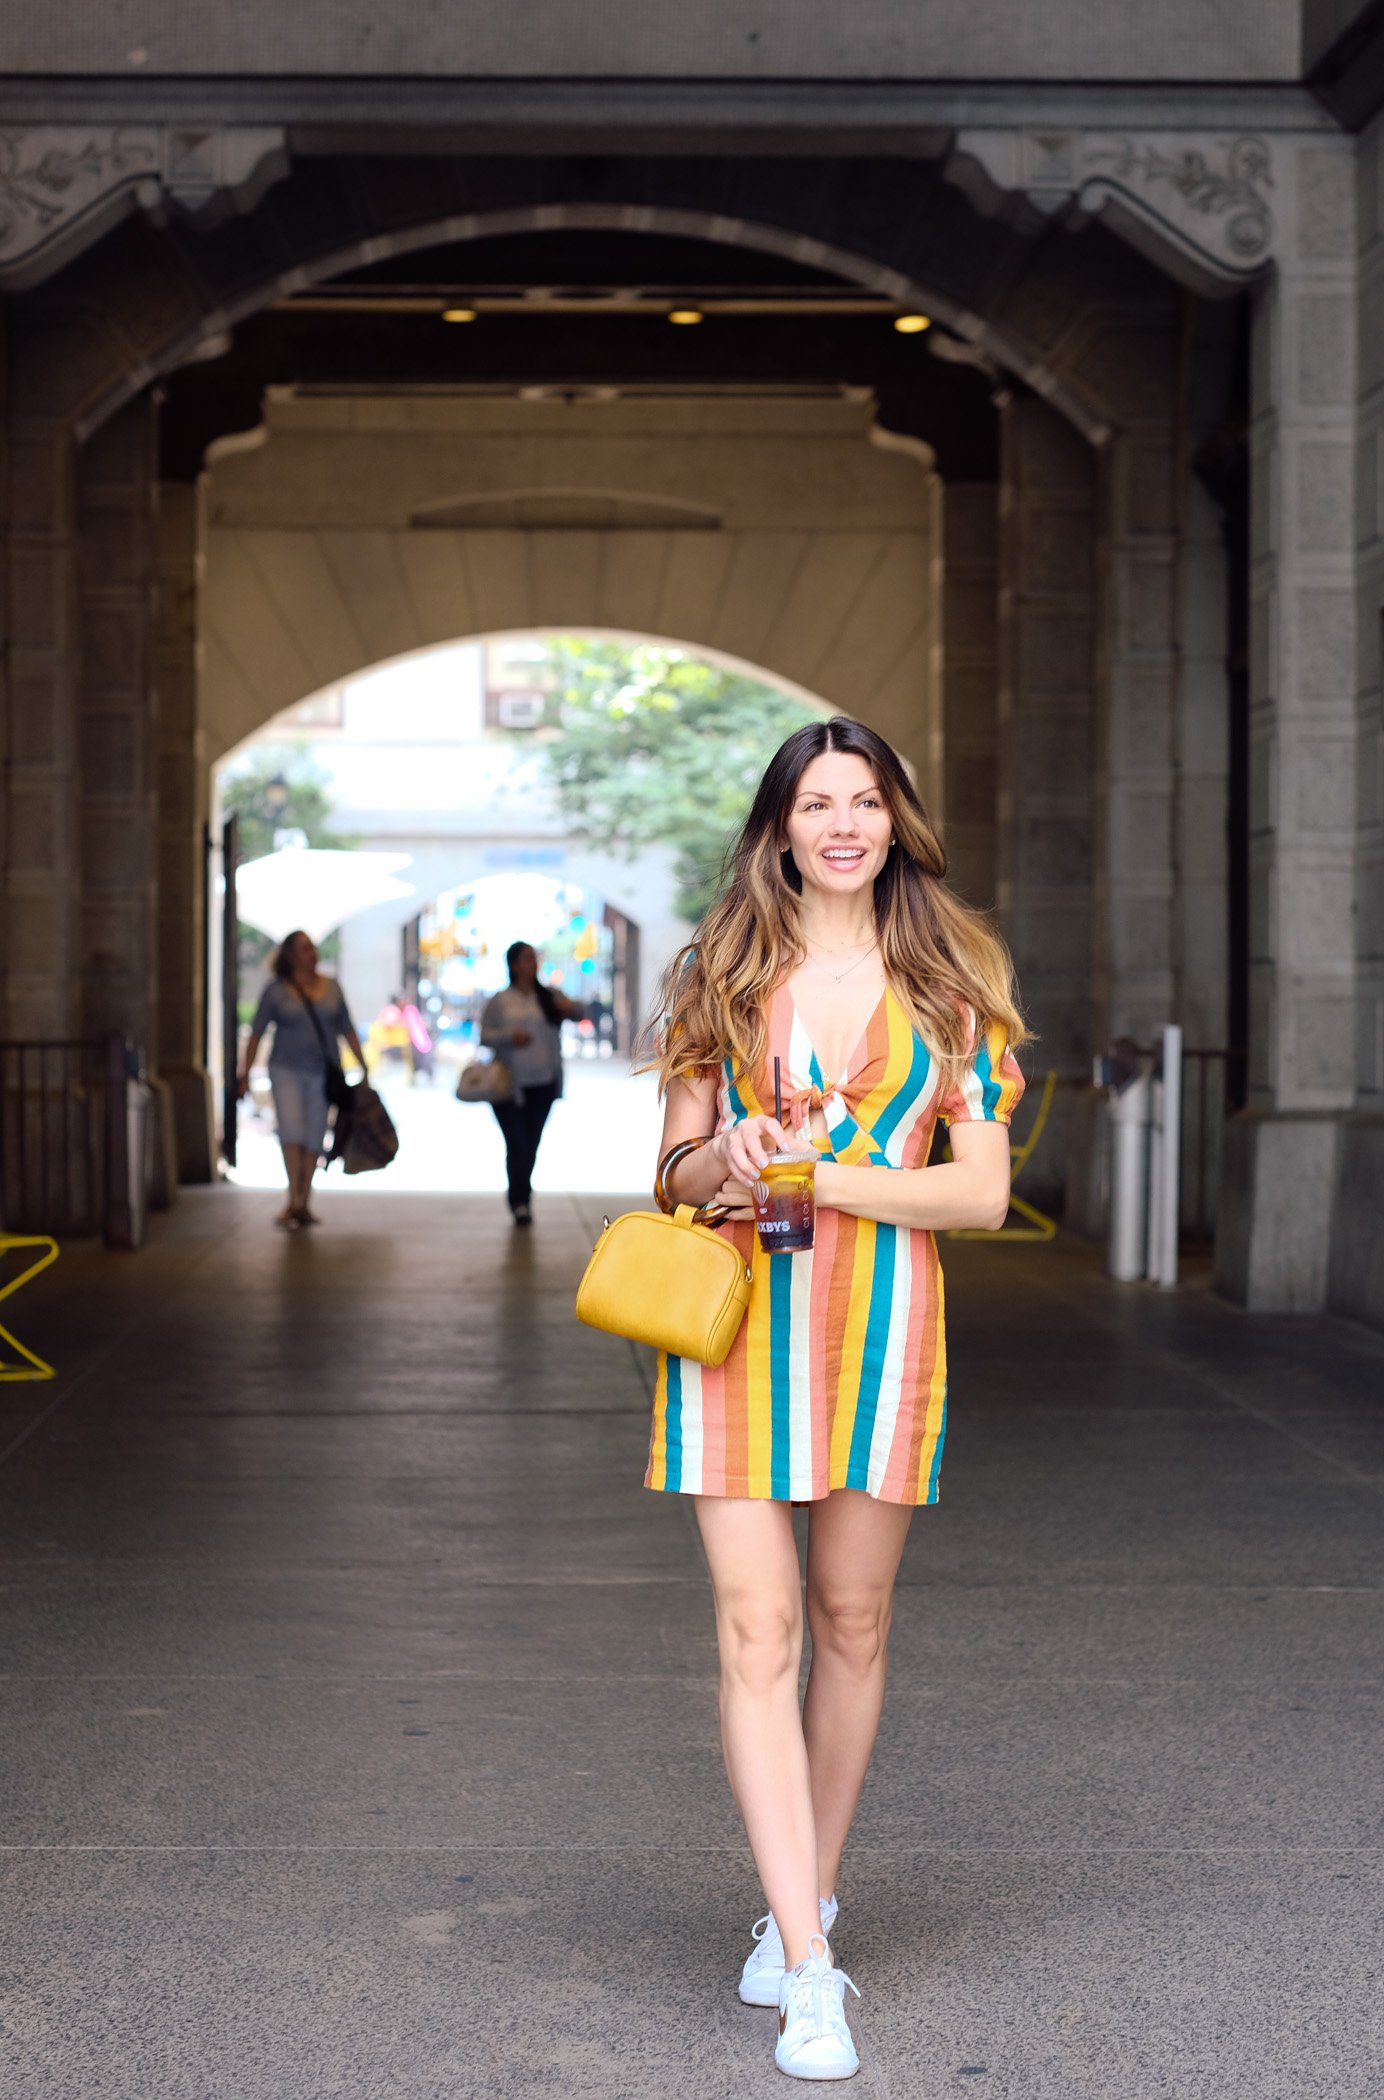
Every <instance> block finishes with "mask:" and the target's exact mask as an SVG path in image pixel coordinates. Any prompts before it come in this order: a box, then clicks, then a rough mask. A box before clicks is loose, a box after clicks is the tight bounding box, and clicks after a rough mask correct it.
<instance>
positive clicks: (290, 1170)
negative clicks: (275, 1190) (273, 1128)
mask: <svg viewBox="0 0 1384 2100" xmlns="http://www.w3.org/2000/svg"><path fill="white" fill-rule="evenodd" d="M302 1149H303V1148H302V1146H301V1145H291V1144H290V1143H289V1142H288V1140H287V1139H286V1138H282V1137H281V1138H280V1139H279V1150H280V1151H281V1152H282V1153H283V1156H284V1179H285V1181H286V1182H287V1183H288V1191H287V1194H286V1196H285V1199H284V1207H283V1209H282V1210H281V1211H280V1212H279V1216H278V1221H277V1222H278V1223H279V1224H280V1225H282V1224H283V1223H284V1222H285V1221H286V1220H287V1219H289V1218H291V1217H292V1216H293V1212H294V1209H295V1207H296V1205H297V1201H298V1198H297V1196H296V1195H295V1193H294V1191H295V1190H296V1188H297V1185H298V1154H299V1153H300V1152H301V1151H302Z"/></svg>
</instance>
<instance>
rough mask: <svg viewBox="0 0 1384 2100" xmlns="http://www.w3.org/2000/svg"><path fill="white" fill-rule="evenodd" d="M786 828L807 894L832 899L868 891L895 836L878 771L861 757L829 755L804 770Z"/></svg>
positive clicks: (843, 753)
mask: <svg viewBox="0 0 1384 2100" xmlns="http://www.w3.org/2000/svg"><path fill="white" fill-rule="evenodd" d="M786 828H787V834H788V850H789V852H790V853H791V854H792V856H793V860H794V863H795V865H796V867H797V870H798V873H799V874H800V875H801V877H802V881H803V889H804V891H807V890H818V891H820V892H822V893H823V894H824V895H826V896H833V895H835V896H849V895H851V894H852V893H853V892H855V891H857V890H863V889H867V888H868V887H869V886H870V884H871V883H873V881H874V879H875V877H876V876H877V875H878V873H879V871H880V869H881V868H882V867H883V866H884V863H885V859H886V857H887V855H888V852H889V841H890V838H891V837H892V835H893V822H892V819H891V818H890V815H889V808H888V804H887V803H886V802H885V799H884V797H883V795H882V794H881V793H880V789H879V783H878V781H877V780H876V779H875V774H874V768H873V767H872V766H871V765H870V764H869V763H868V762H867V761H866V760H865V759H863V758H861V757H860V755H859V753H858V752H855V751H823V752H822V753H821V755H820V756H819V757H817V758H814V759H813V760H812V762H811V764H810V765H808V766H807V767H805V768H804V770H803V773H802V775H801V777H800V779H799V781H798V787H797V792H796V794H795V795H794V797H793V807H792V809H791V811H790V812H789V816H788V823H787V827H786Z"/></svg>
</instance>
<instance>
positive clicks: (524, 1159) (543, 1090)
mask: <svg viewBox="0 0 1384 2100" xmlns="http://www.w3.org/2000/svg"><path fill="white" fill-rule="evenodd" d="M556 1098H557V1089H556V1088H555V1087H552V1086H531V1087H526V1088H525V1089H524V1105H523V1107H522V1108H521V1109H520V1111H519V1115H520V1118H521V1122H522V1127H523V1139H522V1151H521V1154H520V1159H519V1164H518V1168H517V1171H516V1175H515V1179H516V1182H517V1184H518V1186H519V1187H520V1188H521V1189H522V1191H523V1193H522V1194H521V1196H520V1197H519V1201H520V1202H521V1203H527V1202H529V1201H530V1199H531V1198H532V1195H533V1170H534V1165H535V1162H536V1161H537V1159H538V1147H539V1145H540V1144H541V1143H542V1140H543V1125H544V1124H545V1123H546V1122H547V1120H548V1117H549V1116H550V1114H551V1113H552V1107H553V1102H554V1101H555V1100H556Z"/></svg>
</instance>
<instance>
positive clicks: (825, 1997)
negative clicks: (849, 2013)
mask: <svg viewBox="0 0 1384 2100" xmlns="http://www.w3.org/2000/svg"><path fill="white" fill-rule="evenodd" d="M819 1946H820V1947H821V1950H822V1951H821V1953H820V1954H818V1953H817V1952H816V1949H817V1948H818V1947H819ZM838 1984H839V1985H842V1986H844V1988H842V1989H838V1988H837V1986H838ZM788 1987H789V1989H790V1991H791V1992H792V1993H793V1999H794V2011H795V2012H797V2013H798V2014H799V2016H802V2015H803V2014H806V2015H807V2017H808V2018H809V2019H810V2020H811V2022H812V2026H813V2029H814V2032H815V2033H817V2034H835V2033H839V2032H840V2030H841V2029H842V2028H843V2027H844V2026H845V2024H846V1991H847V1990H851V1991H855V1995H856V1997H857V1998H858V1997H859V1996H860V1992H859V1991H858V1990H857V1989H856V1986H855V1984H854V1983H853V1982H852V1980H851V1978H850V1977H849V1976H848V1975H847V1974H846V1972H845V1970H844V1969H838V1968H834V1967H833V1965H832V1962H831V1958H830V1950H829V1948H828V1946H827V1942H826V1940H825V1939H824V1938H823V1937H822V1935H821V1934H820V1933H814V1934H813V1936H812V1938H811V1939H810V1940H809V1942H808V1959H807V1960H806V1961H805V1962H804V1963H803V1965H802V1967H801V1968H800V1969H790V1971H789V1973H788Z"/></svg>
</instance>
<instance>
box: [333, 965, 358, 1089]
mask: <svg viewBox="0 0 1384 2100" xmlns="http://www.w3.org/2000/svg"><path fill="white" fill-rule="evenodd" d="M336 996H337V1001H338V1004H339V1007H340V1015H339V1018H338V1021H337V1029H336V1032H337V1034H338V1035H344V1036H345V1038H346V1042H347V1045H348V1047H349V1049H350V1052H351V1055H352V1057H354V1059H355V1061H356V1063H357V1064H358V1065H359V1066H360V1068H361V1070H362V1072H363V1071H364V1070H365V1052H364V1051H363V1050H362V1049H361V1047H360V1037H359V1036H358V1035H357V1034H356V1024H355V1022H354V1021H353V1020H352V1019H351V1009H350V1007H349V1006H348V1005H347V1004H346V994H345V993H344V992H343V991H342V989H341V986H340V985H339V984H338V986H337V988H336Z"/></svg>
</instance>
